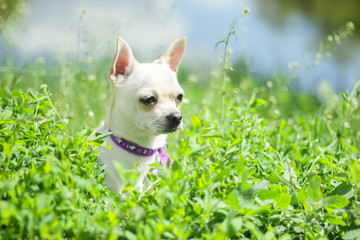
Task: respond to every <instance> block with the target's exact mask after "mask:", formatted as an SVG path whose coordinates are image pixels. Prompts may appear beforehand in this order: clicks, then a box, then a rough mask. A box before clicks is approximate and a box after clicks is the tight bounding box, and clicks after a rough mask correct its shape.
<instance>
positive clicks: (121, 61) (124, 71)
mask: <svg viewBox="0 0 360 240" xmlns="http://www.w3.org/2000/svg"><path fill="white" fill-rule="evenodd" d="M135 63H136V59H135V58H134V55H133V53H132V51H131V48H130V46H129V44H128V43H127V42H126V41H125V40H124V39H123V38H122V37H118V38H117V48H116V54H115V57H114V60H113V63H112V66H111V69H110V73H109V79H110V80H111V81H112V82H113V83H114V84H115V83H116V79H117V78H118V76H119V75H122V76H125V77H126V76H129V75H130V74H131V72H132V71H133V69H134V65H135Z"/></svg>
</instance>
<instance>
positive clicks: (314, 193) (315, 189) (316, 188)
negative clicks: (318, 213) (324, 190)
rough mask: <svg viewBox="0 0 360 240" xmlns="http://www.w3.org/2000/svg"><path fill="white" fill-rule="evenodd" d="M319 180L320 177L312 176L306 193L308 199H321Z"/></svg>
mask: <svg viewBox="0 0 360 240" xmlns="http://www.w3.org/2000/svg"><path fill="white" fill-rule="evenodd" d="M320 184H321V178H320V176H317V175H315V176H312V177H311V178H310V181H309V184H308V186H307V193H308V196H309V197H310V199H312V200H314V201H318V200H320V199H321V198H322V194H321V190H320Z"/></svg>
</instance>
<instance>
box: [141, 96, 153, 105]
mask: <svg viewBox="0 0 360 240" xmlns="http://www.w3.org/2000/svg"><path fill="white" fill-rule="evenodd" d="M140 102H142V103H143V104H145V105H147V106H151V105H154V104H155V103H156V98H155V97H147V98H141V99H140Z"/></svg>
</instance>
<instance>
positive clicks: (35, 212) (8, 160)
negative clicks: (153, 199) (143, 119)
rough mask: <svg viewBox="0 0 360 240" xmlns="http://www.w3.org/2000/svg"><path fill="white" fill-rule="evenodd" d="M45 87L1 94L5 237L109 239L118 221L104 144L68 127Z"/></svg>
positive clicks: (0, 228)
mask: <svg viewBox="0 0 360 240" xmlns="http://www.w3.org/2000/svg"><path fill="white" fill-rule="evenodd" d="M44 90H45V94H43V95H39V94H34V93H32V92H28V93H26V94H25V93H22V92H21V91H20V90H15V91H13V92H12V93H11V94H7V93H5V92H4V91H2V92H1V93H0V99H1V102H0V110H1V111H0V216H1V217H0V238H1V239H34V238H43V239H63V238H73V239H91V238H95V237H102V238H106V239H108V238H109V237H111V236H113V235H114V234H115V233H116V232H117V231H118V229H116V228H109V225H112V226H115V225H116V224H117V222H118V220H117V219H111V216H113V215H114V212H113V211H111V210H110V209H116V208H115V207H114V206H115V203H114V201H116V197H114V196H112V194H111V193H110V192H109V191H108V190H107V189H106V188H104V187H103V186H102V185H101V183H100V182H101V181H102V179H103V177H104V176H103V174H100V171H99V170H98V169H97V167H96V165H97V164H96V161H97V154H96V152H95V151H93V148H97V147H99V146H100V144H99V143H96V142H88V141H87V136H88V134H89V130H88V129H82V130H80V131H77V132H69V131H68V129H67V127H66V125H65V124H64V122H63V120H62V119H61V118H59V117H58V113H57V110H56V109H55V108H54V106H53V105H52V103H51V100H50V99H49V97H48V95H47V92H46V89H44Z"/></svg>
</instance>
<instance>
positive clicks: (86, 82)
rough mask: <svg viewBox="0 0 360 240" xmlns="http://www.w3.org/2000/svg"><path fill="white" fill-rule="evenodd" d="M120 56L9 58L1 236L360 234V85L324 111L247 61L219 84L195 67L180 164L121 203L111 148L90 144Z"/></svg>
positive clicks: (187, 76)
mask: <svg viewBox="0 0 360 240" xmlns="http://www.w3.org/2000/svg"><path fill="white" fill-rule="evenodd" d="M76 56H81V55H76ZM110 57H112V56H110ZM110 57H109V58H108V59H98V60H93V61H91V62H81V61H78V60H76V59H75V60H74V59H71V58H64V59H61V60H60V61H59V62H57V63H55V64H52V65H50V64H47V63H44V62H43V61H42V60H41V59H40V60H39V61H37V62H35V63H31V64H28V65H27V66H26V67H25V68H23V69H18V68H16V67H15V64H14V63H13V62H12V61H11V58H8V60H7V62H6V63H5V64H3V67H2V68H1V71H0V79H1V86H2V88H1V89H0V110H1V111H0V216H1V217H0V238H1V239H24V238H26V239H39V238H40V239H63V238H68V239H358V236H359V235H360V221H359V219H360V193H359V188H360V164H359V159H360V154H359V149H360V135H359V126H360V119H359V112H360V108H359V101H358V98H359V95H360V91H359V85H360V82H358V83H357V84H356V85H355V86H354V88H353V90H352V91H350V92H344V93H341V94H340V96H333V95H329V96H327V97H328V99H330V100H329V101H328V102H326V103H321V102H320V101H319V100H318V99H317V97H316V96H314V95H312V94H310V93H303V92H301V91H298V90H295V89H292V87H291V81H290V79H289V77H287V76H283V75H274V76H273V77H271V78H268V79H257V78H256V77H254V76H253V74H252V73H251V72H250V71H249V70H248V69H249V68H248V66H246V64H244V63H242V62H238V63H234V66H233V69H234V70H233V71H230V70H229V69H225V70H223V72H220V73H219V74H218V75H214V76H213V77H212V79H211V81H209V80H208V79H206V80H205V79H199V78H198V76H197V75H196V73H197V72H196V71H194V70H192V69H191V68H190V67H186V66H183V68H182V70H181V71H180V72H179V79H180V82H181V83H182V85H183V86H184V88H185V92H186V97H187V101H185V104H184V105H183V106H182V112H183V113H184V129H183V130H182V131H180V132H178V133H176V134H173V135H171V136H170V138H169V146H168V149H169V153H170V154H171V155H172V158H173V159H174V165H173V167H172V168H170V169H163V174H162V175H161V176H160V177H158V176H152V175H150V176H149V177H150V178H151V181H152V182H153V186H154V188H155V191H154V192H153V193H146V194H140V193H138V192H137V191H136V190H134V191H133V190H132V187H131V183H132V180H134V178H136V176H137V172H136V171H134V170H133V171H129V172H127V173H122V174H125V175H126V177H127V178H128V179H129V182H128V185H127V186H126V188H125V189H126V191H128V194H129V196H130V197H129V198H127V199H124V200H120V199H119V197H118V196H117V195H115V194H113V193H111V192H110V191H109V190H108V189H107V187H106V186H104V185H103V184H102V180H103V178H104V173H103V172H102V171H101V169H98V167H97V165H96V161H97V153H96V149H97V148H98V147H99V146H101V145H102V144H104V143H103V142H102V141H101V139H97V140H88V139H87V136H88V135H89V134H90V132H91V131H92V130H93V129H94V128H95V127H96V126H97V125H98V123H99V122H100V121H101V120H103V119H104V117H105V114H106V111H107V105H108V99H109V96H108V95H109V92H110V91H109V85H110V84H109V83H108V81H106V76H107V71H108V69H109V66H110V64H111V59H110ZM79 58H80V57H79ZM9 59H10V60H9ZM80 59H81V58H80ZM194 74H195V75H194ZM224 75H225V77H224ZM194 79H197V81H194ZM225 79H226V81H228V82H226V91H224V89H222V88H221V86H224V81H225ZM43 84H46V85H43ZM223 92H225V94H223ZM51 93H52V94H51ZM223 96H224V97H223ZM221 98H223V99H222V101H219V99H221ZM186 102H187V103H186Z"/></svg>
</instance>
